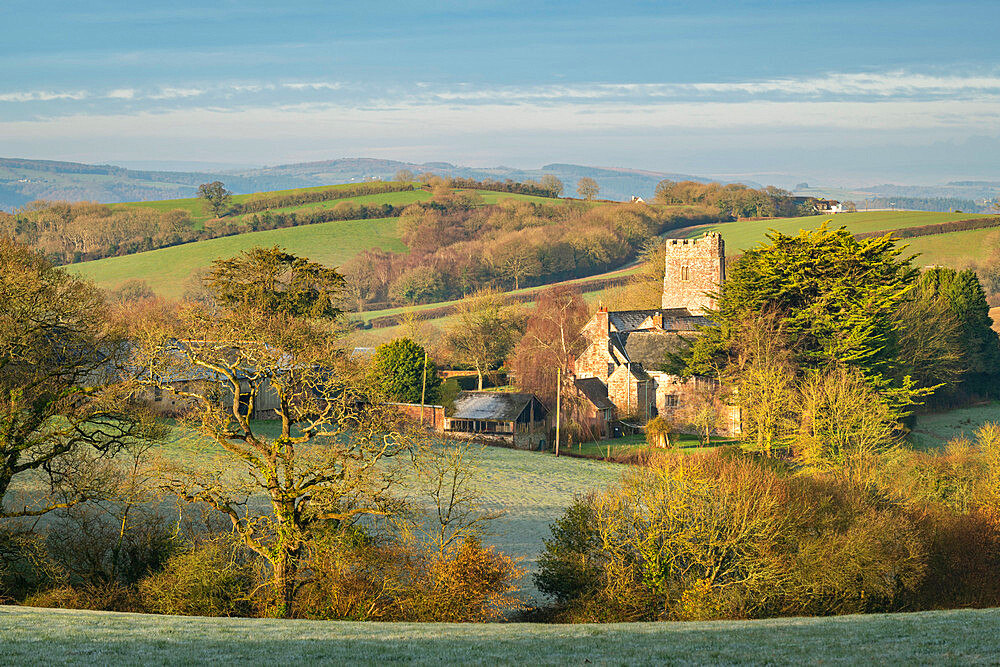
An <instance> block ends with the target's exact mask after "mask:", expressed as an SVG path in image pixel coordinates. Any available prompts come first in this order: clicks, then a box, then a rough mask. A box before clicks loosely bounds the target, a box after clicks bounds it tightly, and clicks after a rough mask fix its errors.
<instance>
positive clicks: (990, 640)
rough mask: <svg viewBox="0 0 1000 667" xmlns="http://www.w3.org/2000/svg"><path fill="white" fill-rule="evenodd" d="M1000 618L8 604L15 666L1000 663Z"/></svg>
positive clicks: (986, 614) (990, 613) (1, 619)
mask: <svg viewBox="0 0 1000 667" xmlns="http://www.w3.org/2000/svg"><path fill="white" fill-rule="evenodd" d="M998 632H1000V610H996V609H984V610H971V609H970V610H956V611H932V612H920V613H911V614H875V615H868V616H835V617H829V618H781V619H771V620H763V621H714V622H689V623H613V624H607V625H590V624H581V625H539V624H525V623H510V624H491V625H483V624H447V623H351V622H329V621H284V620H274V619H242V618H200V617H183V616H146V615H141V614H119V613H111V612H93V611H70V610H61V609H36V608H30V607H0V636H2V637H3V638H4V645H3V650H4V653H3V662H8V661H9V662H10V663H11V664H29V663H30V664H39V663H46V664H48V663H51V664H140V663H141V664H147V665H149V664H177V663H183V664H204V663H210V662H211V663H216V664H234V663H240V662H253V663H263V662H280V663H286V662H295V663H306V662H309V663H324V664H326V663H329V664H347V663H349V664H371V665H384V664H386V663H408V664H409V663H415V664H458V663H461V664H488V665H496V664H511V665H513V664H525V663H531V664H546V665H563V664H583V663H585V662H587V663H595V664H649V665H657V664H673V665H697V664H731V665H740V664H770V665H785V664H787V665H801V664H813V663H817V662H819V663H823V664H838V665H839V664H889V665H896V664H898V665H913V664H938V665H942V664H970V663H976V664H996V663H997V662H998V661H1000V643H998V642H997V640H996V637H997V634H998Z"/></svg>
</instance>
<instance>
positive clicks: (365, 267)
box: [343, 192, 720, 310]
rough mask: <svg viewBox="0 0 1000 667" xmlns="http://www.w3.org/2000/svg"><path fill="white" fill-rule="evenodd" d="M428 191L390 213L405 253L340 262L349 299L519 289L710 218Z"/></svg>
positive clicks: (359, 303) (613, 261)
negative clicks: (478, 201) (481, 201)
mask: <svg viewBox="0 0 1000 667" xmlns="http://www.w3.org/2000/svg"><path fill="white" fill-rule="evenodd" d="M474 198H478V195H476V194H475V193H468V192H465V193H458V194H451V195H446V196H437V197H435V200H434V201H433V202H425V203H420V204H412V205H410V206H408V207H407V208H406V209H405V210H404V211H403V213H402V215H401V216H400V217H399V223H398V224H399V231H400V235H401V236H402V239H403V241H404V242H405V243H406V244H407V246H409V248H410V252H409V253H391V252H386V251H383V250H378V249H372V250H367V251H365V252H362V253H361V254H359V255H357V256H356V257H355V258H354V259H352V260H351V261H350V262H348V263H347V264H345V265H344V267H343V270H344V271H345V272H346V273H347V274H348V289H349V291H350V297H351V299H352V301H353V303H352V305H353V306H354V307H356V308H357V309H359V310H362V309H364V308H365V306H366V305H367V304H368V303H371V302H390V303H396V304H404V303H431V302H435V301H443V300H447V299H452V298H459V297H462V296H464V295H466V294H469V293H471V292H474V291H476V290H478V289H481V288H483V287H500V288H503V289H518V288H521V287H528V286H532V285H539V284H547V283H550V282H554V281H557V280H568V279H572V278H582V277H586V276H591V275H594V274H597V273H603V272H605V271H607V270H609V269H612V268H615V267H618V266H621V265H622V264H624V263H625V262H627V261H629V260H630V259H632V258H634V257H635V256H636V255H637V253H638V251H639V250H640V249H641V248H642V247H643V245H644V244H646V243H647V242H649V241H650V240H651V239H653V238H654V237H656V236H657V235H659V234H661V233H663V232H664V231H666V230H668V229H674V228H679V227H686V226H690V225H697V224H705V223H710V222H717V221H719V219H720V216H719V215H718V213H716V212H715V211H714V210H711V209H707V208H694V207H692V208H687V209H680V210H679V209H677V208H674V209H665V208H658V207H652V206H647V205H645V204H612V205H604V206H598V207H589V206H583V205H549V204H539V203H533V202H523V201H503V202H501V203H499V204H495V205H478V206H477V205H473V204H474V202H473V201H470V200H471V199H474Z"/></svg>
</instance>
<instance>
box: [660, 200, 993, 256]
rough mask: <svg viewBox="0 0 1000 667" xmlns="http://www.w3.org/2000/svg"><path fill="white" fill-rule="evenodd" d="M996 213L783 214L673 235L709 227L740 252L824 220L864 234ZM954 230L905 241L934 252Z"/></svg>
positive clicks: (963, 248)
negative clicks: (772, 235) (772, 236)
mask: <svg viewBox="0 0 1000 667" xmlns="http://www.w3.org/2000/svg"><path fill="white" fill-rule="evenodd" d="M982 217H994V218H997V220H998V221H1000V216H982V215H980V214H971V213H935V212H926V211H868V212H859V213H839V214H837V215H834V216H830V217H824V216H816V215H814V216H808V217H804V218H780V219H776V220H759V221H739V222H724V223H719V224H712V225H703V226H700V227H692V228H689V229H686V230H679V231H678V232H677V233H675V234H671V236H675V237H678V238H692V237H695V236H699V235H700V234H703V233H705V232H706V231H717V232H720V233H721V234H722V235H723V237H724V238H725V241H726V254H728V255H738V254H740V253H741V252H742V251H743V250H746V249H748V248H752V247H753V246H755V245H757V244H758V243H760V242H762V241H764V240H766V237H767V234H768V232H770V231H771V230H776V231H779V232H781V233H783V234H792V235H794V234H797V233H798V232H799V230H800V229H812V228H814V227H817V226H819V225H820V224H822V223H823V222H824V221H826V220H829V221H830V223H829V224H830V226H831V227H840V226H844V227H846V228H847V229H848V230H850V231H851V232H852V233H855V234H863V233H866V232H880V231H888V230H892V229H905V228H909V227H920V226H923V225H933V224H938V223H945V222H956V221H959V220H969V219H973V218H982ZM995 231H997V229H978V230H973V231H971V232H957V233H960V234H971V235H977V236H974V238H980V237H985V236H987V235H988V234H989V233H991V232H995ZM950 236H952V235H951V234H938V235H934V236H923V237H919V238H914V239H906V240H905V243H907V244H908V245H910V246H911V248H912V250H913V251H914V252H925V251H931V252H934V251H935V248H937V247H939V246H947V245H951V243H950V242H949V241H948V240H946V237H950ZM979 250H980V249H979V248H974V247H970V246H968V245H967V244H956V246H955V247H954V253H953V254H951V255H948V257H949V258H950V259H949V261H947V262H940V263H942V264H948V265H952V264H955V263H956V262H962V261H964V259H965V258H966V257H967V256H972V255H975V254H976V253H977V252H979Z"/></svg>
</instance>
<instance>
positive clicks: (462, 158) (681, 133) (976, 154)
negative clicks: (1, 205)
mask: <svg viewBox="0 0 1000 667" xmlns="http://www.w3.org/2000/svg"><path fill="white" fill-rule="evenodd" d="M0 16H2V20H0V156H3V157H26V158H36V159H58V160H71V161H80V162H90V163H140V162H141V163H144V164H148V163H162V164H167V163H173V164H180V163H195V162H202V163H211V164H220V165H221V164H231V165H274V164H282V163H291V162H303V161H313V160H327V159H335V158H339V157H379V158H390V159H398V160H404V161H413V162H428V161H448V162H452V163H455V164H464V165H470V166H479V167H486V166H496V165H506V166H512V167H521V168H535V167H540V166H542V165H544V164H548V163H553V162H570V163H576V164H587V165H594V166H610V167H630V168H637V169H647V170H652V171H665V172H679V173H690V174H699V175H714V176H747V175H754V176H757V177H758V180H762V179H765V178H766V177H767V176H773V178H772V179H770V180H771V181H772V182H775V183H778V184H782V183H783V182H784V180H783V179H786V180H787V179H793V178H794V179H805V178H812V179H814V180H818V181H820V182H822V183H824V184H827V185H835V184H836V185H847V186H850V185H865V184H875V183H888V182H899V183H904V182H905V183H927V184H930V183H943V182H947V181H951V180H997V181H1000V159H997V156H998V155H1000V40H998V39H997V35H998V29H1000V2H997V1H996V0H986V1H978V2H962V1H960V0H959V1H948V2H946V1H945V0H938V1H937V2H922V1H920V0H913V1H907V2H889V1H885V0H882V1H880V0H867V1H865V2H853V1H850V0H848V1H841V2H821V1H813V2H804V1H797V2H745V1H743V2H736V1H718V2H710V1H702V2H671V1H669V0H667V1H659V2H607V1H602V2H540V1H539V0H535V1H534V2H521V1H520V0H507V1H497V2H490V1H476V0H465V1H457V0H456V1H454V2H451V1H449V2H430V1H425V2H412V3H410V2H387V1H379V0H376V1H369V2H357V1H356V0H353V1H352V2H338V1H336V0H332V1H331V0H327V1H318V0H317V1H311V0H306V1H302V0H285V1H283V2H279V1H277V0H226V1H215V2H213V1H211V0H171V2H169V3H164V2H143V1H142V0H130V1H128V2H122V1H118V0H86V1H84V2H79V1H78V0H74V1H73V2H63V1H61V0H47V1H45V2H38V1H37V0H34V1H32V2H28V1H24V0H3V3H2V9H0Z"/></svg>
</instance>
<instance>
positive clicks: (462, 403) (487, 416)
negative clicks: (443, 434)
mask: <svg viewBox="0 0 1000 667" xmlns="http://www.w3.org/2000/svg"><path fill="white" fill-rule="evenodd" d="M531 401H536V402H537V403H538V405H537V406H536V408H535V419H536V420H540V419H542V418H544V417H545V414H546V411H545V408H544V407H542V404H541V403H540V402H538V399H537V398H535V395H534V394H520V393H515V392H506V391H463V392H462V393H461V394H459V395H458V398H456V399H455V404H454V405H455V412H454V413H453V414H452V416H451V418H452V419H484V420H494V421H508V422H512V421H515V420H517V418H518V417H519V416H520V415H521V413H522V412H524V409H525V408H526V407H527V406H528V404H529V403H530V402H531Z"/></svg>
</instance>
